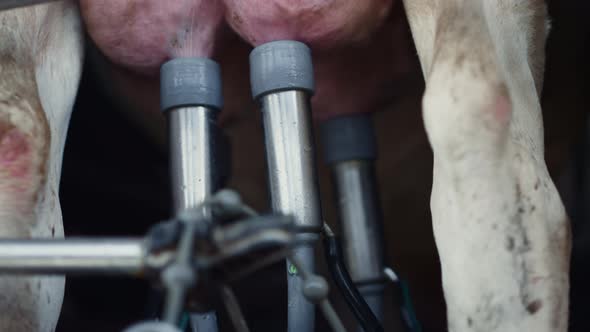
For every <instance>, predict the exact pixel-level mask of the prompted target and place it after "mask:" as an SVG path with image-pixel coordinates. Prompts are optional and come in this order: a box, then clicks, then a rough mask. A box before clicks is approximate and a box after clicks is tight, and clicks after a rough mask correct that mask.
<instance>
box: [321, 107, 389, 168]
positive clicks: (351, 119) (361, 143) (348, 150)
mask: <svg viewBox="0 0 590 332" xmlns="http://www.w3.org/2000/svg"><path fill="white" fill-rule="evenodd" d="M320 135H321V139H322V145H323V150H324V160H325V161H326V163H328V164H332V163H337V162H342V161H348V160H359V159H361V160H373V159H376V158H377V142H376V137H375V130H374V129H373V120H372V116H371V115H370V114H368V113H358V114H352V115H344V116H340V117H336V118H333V119H330V120H326V121H324V122H322V123H321V124H320Z"/></svg>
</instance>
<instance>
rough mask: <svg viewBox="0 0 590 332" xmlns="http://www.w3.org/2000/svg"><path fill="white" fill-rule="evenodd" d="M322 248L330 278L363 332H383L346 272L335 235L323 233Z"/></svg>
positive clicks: (340, 248)
mask: <svg viewBox="0 0 590 332" xmlns="http://www.w3.org/2000/svg"><path fill="white" fill-rule="evenodd" d="M324 250H325V253H326V261H327V262H328V268H329V269H330V273H331V274H332V278H333V279H334V282H335V283H336V286H337V287H338V289H340V293H341V294H342V295H343V296H344V299H345V300H346V303H347V304H348V306H349V308H350V310H351V311H352V312H353V314H354V316H355V317H356V319H357V320H358V322H359V325H360V326H361V327H362V328H363V329H364V330H365V332H383V326H382V325H381V323H380V322H379V320H378V319H377V317H376V316H375V314H374V313H373V311H372V310H371V308H370V307H369V305H368V304H367V302H366V301H365V299H364V298H363V296H362V295H361V294H360V293H359V291H358V289H357V288H356V286H355V284H354V282H353V281H352V279H351V278H350V275H349V274H348V270H347V269H346V266H345V265H344V258H343V255H342V247H341V246H340V242H339V241H338V239H337V238H336V236H334V235H328V234H325V236H324Z"/></svg>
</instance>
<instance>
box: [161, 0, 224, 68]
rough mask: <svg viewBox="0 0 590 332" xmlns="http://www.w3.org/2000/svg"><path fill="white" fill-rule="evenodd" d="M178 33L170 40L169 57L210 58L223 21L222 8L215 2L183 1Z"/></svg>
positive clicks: (201, 0) (205, 0)
mask: <svg viewBox="0 0 590 332" xmlns="http://www.w3.org/2000/svg"><path fill="white" fill-rule="evenodd" d="M183 1H184V5H183V6H184V8H185V9H186V10H185V11H183V12H184V13H187V14H186V15H184V16H183V17H181V19H180V22H179V23H180V24H179V25H178V31H177V33H176V35H175V36H174V38H173V39H172V40H171V43H170V44H171V55H172V57H176V58H186V57H210V56H212V54H213V50H214V42H215V37H216V33H217V31H218V28H219V26H220V24H221V23H222V20H223V6H222V4H221V2H219V1H217V0H199V1H195V0H183Z"/></svg>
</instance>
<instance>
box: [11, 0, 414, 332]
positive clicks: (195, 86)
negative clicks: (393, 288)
mask: <svg viewBox="0 0 590 332" xmlns="http://www.w3.org/2000/svg"><path fill="white" fill-rule="evenodd" d="M38 2H44V1H34V0H28V1H22V0H18V1H17V0H14V1H12V0H11V1H7V0H0V10H2V9H7V8H14V7H19V6H24V5H28V4H33V3H38ZM250 82H251V89H252V96H253V98H254V100H255V101H256V102H257V104H258V105H259V108H260V111H261V113H262V120H263V124H264V137H265V139H264V144H265V147H266V161H267V171H268V186H269V190H270V196H271V206H272V212H270V213H266V214H258V213H257V212H255V211H254V210H253V209H251V208H250V207H248V206H246V205H245V204H243V203H242V201H241V199H240V196H239V195H238V194H237V193H235V192H233V191H231V190H227V189H222V188H223V182H224V181H223V180H224V176H225V175H226V173H227V172H226V170H227V169H228V166H227V162H226V161H227V158H226V154H227V151H225V150H226V149H224V146H225V145H226V144H225V136H224V135H223V133H222V132H221V130H220V128H218V127H217V123H216V122H217V121H216V120H217V115H218V113H219V112H220V110H221V109H222V106H223V103H222V101H223V98H222V92H221V86H222V84H221V75H220V68H219V65H218V64H217V63H216V62H214V61H212V60H211V59H206V58H178V59H173V60H171V61H169V62H167V63H165V64H164V65H163V66H162V68H161V109H162V111H163V113H164V114H165V115H166V118H167V121H168V129H169V130H168V138H169V149H170V155H169V157H170V177H171V191H172V199H173V202H172V203H173V204H172V205H173V217H172V218H171V219H170V220H167V221H162V222H160V223H157V224H156V225H154V226H153V227H152V228H151V229H150V231H149V232H148V233H147V234H146V235H145V236H143V237H137V238H102V239H98V238H68V239H31V240H17V239H13V240H10V239H2V240H0V273H9V274H68V275H76V274H116V275H131V276H135V277H142V278H148V279H150V280H152V281H153V283H154V285H155V286H156V287H158V288H160V289H162V290H164V292H165V300H164V304H163V314H162V320H161V321H157V322H154V321H146V322H141V323H139V324H136V325H134V326H131V327H129V328H128V329H126V330H125V331H126V332H178V331H180V329H179V325H181V324H180V321H181V316H183V315H184V314H186V312H190V313H191V314H190V327H191V330H192V331H193V332H214V331H217V319H216V314H215V312H214V309H219V308H220V307H224V308H225V310H226V312H227V313H228V315H229V317H230V319H231V322H232V324H233V326H234V327H235V329H236V331H240V332H242V331H248V326H247V323H246V320H245V319H244V317H243V315H242V313H241V309H240V306H239V304H238V301H237V299H236V297H235V295H234V294H233V291H232V289H231V286H230V285H231V283H232V282H233V281H236V280H238V279H240V278H243V277H244V276H247V275H249V274H251V273H253V272H254V271H257V270H259V269H260V268H262V267H264V266H267V265H269V264H271V263H274V262H277V261H280V260H283V259H286V276H287V285H288V304H287V312H288V322H287V330H288V331H289V332H312V331H314V328H315V308H316V306H317V307H318V308H319V309H320V310H321V312H322V313H323V315H324V317H325V318H326V320H327V321H328V323H329V324H330V326H331V327H332V329H333V330H334V331H345V328H344V326H343V324H342V321H341V320H340V318H339V316H338V314H337V313H336V312H335V310H334V308H333V307H332V305H331V304H330V302H329V301H328V297H327V296H328V284H327V282H326V280H325V279H324V278H323V277H321V276H319V275H316V274H315V273H314V271H315V256H314V252H315V247H316V246H317V243H318V242H319V240H320V239H323V247H324V251H325V253H326V258H327V263H328V267H329V270H330V272H331V275H332V279H333V281H334V283H335V285H336V286H337V289H338V290H339V292H340V293H341V295H343V298H344V300H345V301H346V303H347V304H348V306H349V308H350V311H351V312H352V313H353V314H354V316H355V317H356V319H357V321H358V323H359V326H360V328H361V329H362V330H364V331H383V328H382V323H381V322H382V320H383V315H384V314H383V299H384V289H385V282H386V280H388V279H389V280H390V281H393V282H397V279H396V276H395V274H394V273H393V271H392V270H391V269H388V268H386V267H385V266H384V263H383V250H382V239H381V237H380V234H381V231H380V227H381V225H380V222H381V216H380V210H379V207H378V197H377V195H376V186H375V181H376V180H375V171H374V164H373V161H374V159H375V158H376V145H375V140H374V133H373V129H372V126H371V119H370V117H369V116H368V115H355V116H346V117H341V118H336V119H333V120H329V121H327V122H325V123H324V124H323V125H322V128H321V135H322V141H323V145H324V157H325V158H324V159H325V160H326V162H327V163H328V164H329V165H330V167H331V170H332V176H333V180H334V184H335V189H336V196H337V203H338V204H337V205H338V210H339V217H340V222H341V228H342V231H343V235H344V236H343V237H344V244H345V250H344V253H343V250H342V249H341V247H340V242H339V240H338V237H337V236H336V234H335V233H334V232H332V230H331V229H330V228H329V227H328V226H327V225H326V224H324V222H323V220H322V212H321V204H320V197H319V190H318V179H317V173H316V168H315V152H314V150H315V149H314V138H313V133H312V121H311V107H310V98H311V97H312V95H313V93H314V88H315V87H314V76H313V66H312V57H311V53H310V50H309V48H308V47H307V46H306V45H305V44H303V43H300V42H296V41H275V42H270V43H266V44H263V45H260V46H258V47H256V48H255V49H254V50H253V51H252V52H251V54H250ZM348 271H350V275H349V273H348ZM406 327H407V330H408V331H417V330H416V329H414V328H413V327H412V326H411V324H406Z"/></svg>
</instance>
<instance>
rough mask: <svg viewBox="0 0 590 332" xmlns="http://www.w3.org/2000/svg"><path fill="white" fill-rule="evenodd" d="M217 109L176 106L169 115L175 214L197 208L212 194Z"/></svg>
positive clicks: (171, 174)
mask: <svg viewBox="0 0 590 332" xmlns="http://www.w3.org/2000/svg"><path fill="white" fill-rule="evenodd" d="M216 117H217V110H214V109H211V108H208V107H204V106H190V107H179V108H174V109H171V110H170V111H169V112H168V123H169V147H170V176H171V181H172V203H173V208H174V214H175V215H176V216H178V215H179V214H180V213H181V212H182V211H184V210H186V209H188V208H192V207H196V206H198V205H199V204H200V203H202V202H203V201H204V200H205V198H207V197H209V196H211V195H212V194H213V192H214V181H213V179H214V178H215V170H216V168H215V161H214V157H213V149H214V144H215V142H214V139H215V135H214V128H213V126H214V125H215V121H216Z"/></svg>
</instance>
